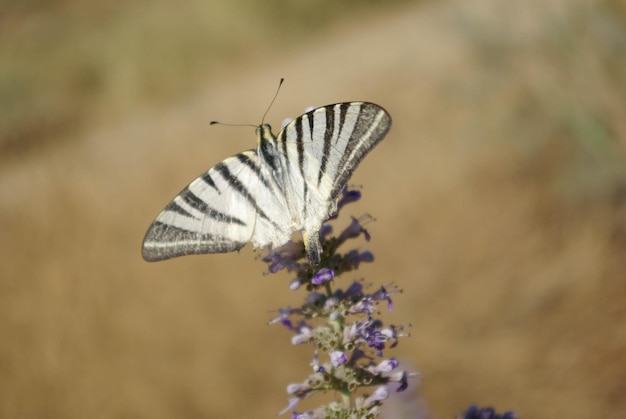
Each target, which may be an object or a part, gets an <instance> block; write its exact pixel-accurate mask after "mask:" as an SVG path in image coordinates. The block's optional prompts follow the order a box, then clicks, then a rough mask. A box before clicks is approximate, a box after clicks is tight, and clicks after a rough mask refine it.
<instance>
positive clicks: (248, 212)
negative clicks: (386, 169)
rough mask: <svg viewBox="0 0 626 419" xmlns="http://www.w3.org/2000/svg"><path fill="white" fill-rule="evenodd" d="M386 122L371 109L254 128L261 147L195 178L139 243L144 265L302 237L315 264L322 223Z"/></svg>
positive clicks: (328, 110) (348, 107) (364, 106)
mask: <svg viewBox="0 0 626 419" xmlns="http://www.w3.org/2000/svg"><path fill="white" fill-rule="evenodd" d="M390 127H391V117H390V116H389V114H388V113H387V111H385V110H384V109H383V108H382V107H380V106H378V105H376V104H374V103H369V102H343V103H336V104H332V105H327V106H322V107H319V108H316V109H313V110H311V111H309V112H306V113H305V114H303V115H301V116H299V117H298V118H296V119H294V120H293V121H291V122H290V123H288V124H287V125H285V127H284V128H283V129H282V130H281V131H280V132H279V133H278V134H277V135H274V134H273V133H272V129H271V127H270V126H269V125H268V124H262V125H260V126H259V127H257V129H256V135H257V139H258V144H257V147H256V148H255V149H252V150H248V151H244V152H242V153H239V154H236V155H234V156H232V157H229V158H227V159H226V160H224V161H222V162H221V163H218V164H216V165H215V166H213V167H212V168H210V169H209V170H208V171H207V172H205V173H203V174H202V175H201V176H199V177H198V178H196V179H195V180H194V181H193V182H191V183H190V184H189V185H188V186H187V187H186V188H185V189H183V190H182V191H181V192H180V193H179V194H178V195H176V197H174V199H173V200H172V201H171V202H170V203H169V204H168V205H167V206H166V207H165V209H164V210H163V211H162V212H161V213H160V214H159V215H158V216H157V218H156V219H155V220H154V222H153V223H152V225H151V226H150V228H149V229H148V232H147V233H146V235H145V238H144V241H143V249H142V255H143V258H144V259H145V260H147V261H158V260H163V259H169V258H172V257H176V256H182V255H190V254H205V253H224V252H231V251H235V250H239V249H241V248H242V247H244V246H245V245H246V244H247V243H249V242H251V243H252V244H253V246H254V247H255V248H258V247H264V246H267V245H271V246H272V247H274V248H275V247H279V246H281V245H283V244H285V243H286V242H288V241H289V240H290V239H291V236H292V234H293V233H294V231H298V230H302V235H303V239H304V244H305V249H306V256H307V258H308V260H309V261H310V262H311V263H312V264H314V265H317V264H319V262H320V260H321V255H322V245H321V242H320V229H321V227H322V223H323V222H324V221H325V220H327V219H328V218H329V217H330V216H332V215H334V214H335V212H336V211H337V199H338V196H339V194H340V193H341V191H342V190H343V189H344V187H345V186H346V183H347V182H348V180H349V179H350V177H351V176H352V173H353V172H354V171H355V169H356V168H357V166H358V165H359V163H360V162H361V160H363V158H364V157H365V155H367V153H369V152H370V151H371V150H372V149H373V148H374V147H375V146H376V145H377V144H378V143H379V142H380V141H381V140H382V139H383V138H384V137H385V135H386V134H387V132H388V131H389V128H390Z"/></svg>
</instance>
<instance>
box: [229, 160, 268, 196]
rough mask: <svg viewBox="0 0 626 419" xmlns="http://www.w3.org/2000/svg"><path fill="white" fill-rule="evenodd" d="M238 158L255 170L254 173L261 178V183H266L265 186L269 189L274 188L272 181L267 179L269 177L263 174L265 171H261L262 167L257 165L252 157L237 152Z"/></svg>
mask: <svg viewBox="0 0 626 419" xmlns="http://www.w3.org/2000/svg"><path fill="white" fill-rule="evenodd" d="M236 157H237V159H238V160H239V161H240V162H242V163H243V164H245V165H246V166H248V167H249V168H250V169H251V170H252V171H253V172H254V174H255V175H256V176H257V177H258V178H259V180H260V181H261V183H262V184H263V185H265V187H266V188H267V189H268V190H270V191H271V190H272V185H271V184H270V182H269V181H268V180H267V178H266V177H265V176H263V173H261V168H260V167H259V166H257V165H256V164H255V163H254V162H253V161H252V160H251V159H250V157H248V156H247V155H246V154H245V153H239V154H237V156H236Z"/></svg>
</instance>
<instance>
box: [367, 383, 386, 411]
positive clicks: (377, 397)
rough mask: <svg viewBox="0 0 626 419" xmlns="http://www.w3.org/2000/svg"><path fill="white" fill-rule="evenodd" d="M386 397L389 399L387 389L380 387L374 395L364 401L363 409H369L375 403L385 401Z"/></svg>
mask: <svg viewBox="0 0 626 419" xmlns="http://www.w3.org/2000/svg"><path fill="white" fill-rule="evenodd" d="M387 397H389V389H387V386H380V387H378V388H377V389H376V390H374V393H372V395H371V396H369V397H368V398H367V399H365V402H364V403H363V405H364V406H365V407H369V406H371V405H373V404H374V403H376V402H379V401H382V400H385V399H386V398H387Z"/></svg>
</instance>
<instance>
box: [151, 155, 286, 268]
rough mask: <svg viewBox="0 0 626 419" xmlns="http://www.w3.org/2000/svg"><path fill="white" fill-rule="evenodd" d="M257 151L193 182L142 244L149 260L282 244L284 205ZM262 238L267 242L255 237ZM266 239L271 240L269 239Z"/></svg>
mask: <svg viewBox="0 0 626 419" xmlns="http://www.w3.org/2000/svg"><path fill="white" fill-rule="evenodd" d="M277 191H278V188H277V187H276V184H275V182H274V181H273V178H272V177H271V175H270V174H269V173H267V170H266V168H265V167H264V166H263V165H262V162H261V160H260V159H259V157H258V155H257V151H256V150H250V151H246V152H243V153H240V154H237V155H236V156H233V157H231V158H228V159H226V160H224V161H223V162H221V163H219V164H217V165H216V166H214V167H212V168H211V169H209V170H208V171H207V172H206V173H205V174H203V175H202V176H200V177H198V178H197V179H196V180H194V181H193V182H191V183H190V184H189V186H187V187H186V188H185V189H183V190H182V191H181V192H180V193H179V194H178V195H177V196H176V197H175V198H174V199H173V200H172V202H170V204H169V205H168V206H167V207H165V209H164V210H163V211H161V213H160V214H159V216H158V217H157V218H156V219H155V220H154V222H153V223H152V225H151V226H150V228H149V229H148V232H147V233H146V236H145V238H144V242H143V249H142V255H143V258H144V259H145V260H147V261H151V262H152V261H158V260H163V259H169V258H172V257H175V256H182V255H190V254H202V253H224V252H231V251H234V250H239V249H241V248H242V247H243V246H245V245H246V243H248V242H249V241H252V242H253V244H254V245H255V246H257V247H259V246H264V245H267V244H274V245H277V246H278V245H280V244H283V243H285V242H286V241H287V240H288V239H289V238H290V234H291V231H288V229H287V228H286V227H283V226H282V225H281V224H279V223H278V222H276V221H275V220H283V219H286V211H287V209H286V205H285V202H284V199H282V194H281V193H277ZM255 233H256V236H257V237H263V239H264V241H263V242H258V241H256V240H255V239H254V237H253V234H255ZM265 240H267V241H265Z"/></svg>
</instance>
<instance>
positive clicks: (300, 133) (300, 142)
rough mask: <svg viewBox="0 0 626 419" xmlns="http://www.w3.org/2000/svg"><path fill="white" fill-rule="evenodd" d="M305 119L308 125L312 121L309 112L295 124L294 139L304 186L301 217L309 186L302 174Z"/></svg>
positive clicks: (305, 204) (304, 210)
mask: <svg viewBox="0 0 626 419" xmlns="http://www.w3.org/2000/svg"><path fill="white" fill-rule="evenodd" d="M305 119H308V120H309V126H310V125H311V124H312V123H313V121H312V119H311V114H305V115H304V116H303V117H302V119H301V120H300V123H299V124H296V134H297V138H296V139H295V141H296V149H297V151H298V167H299V168H300V175H301V176H302V186H303V187H304V191H303V201H304V206H303V208H302V209H303V212H304V213H303V217H302V218H306V213H307V206H308V205H307V203H308V195H309V187H308V185H307V182H306V177H305V176H304V120H305ZM309 135H310V137H311V138H312V137H313V130H312V129H311V131H310V132H309Z"/></svg>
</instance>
